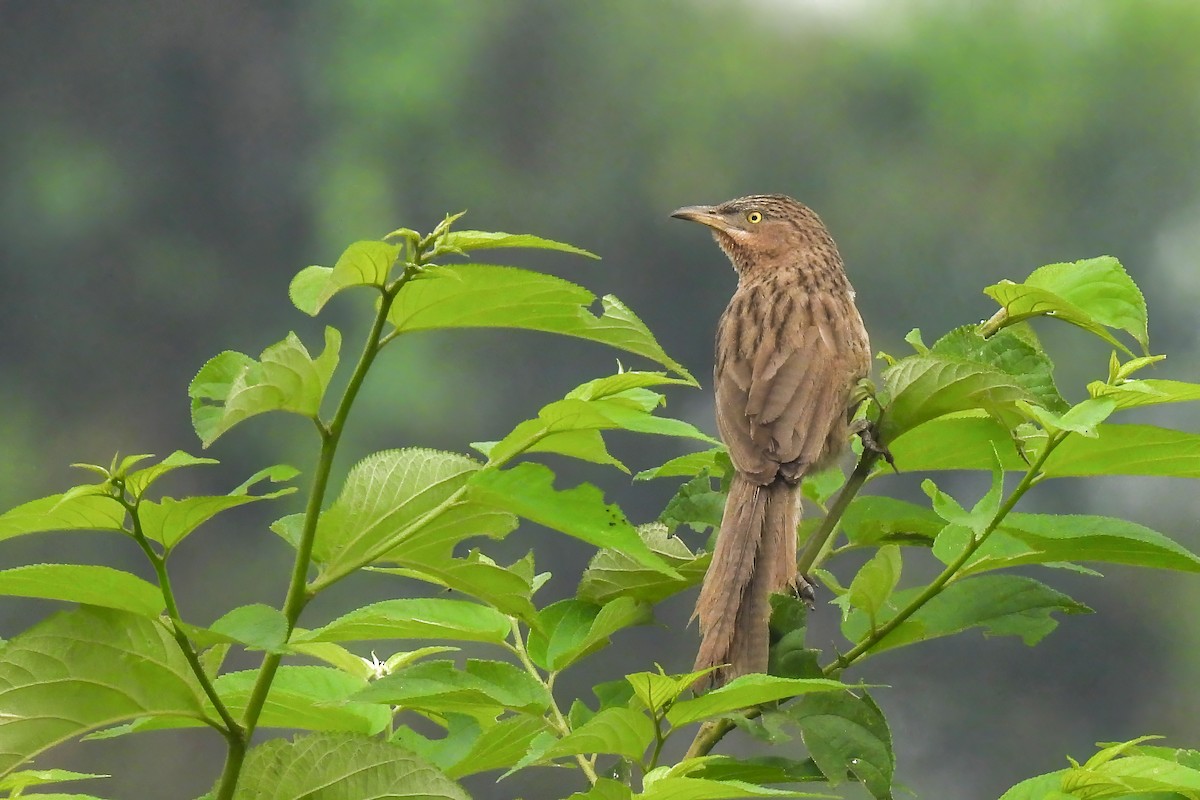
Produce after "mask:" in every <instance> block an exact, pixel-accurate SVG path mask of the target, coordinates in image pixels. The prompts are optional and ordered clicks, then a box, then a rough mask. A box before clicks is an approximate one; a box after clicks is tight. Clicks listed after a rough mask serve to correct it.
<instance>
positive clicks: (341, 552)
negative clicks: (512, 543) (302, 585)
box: [313, 448, 514, 585]
mask: <svg viewBox="0 0 1200 800" xmlns="http://www.w3.org/2000/svg"><path fill="white" fill-rule="evenodd" d="M478 469H479V463H478V462H476V461H475V460H474V459H471V458H468V457H466V456H463V455H459V454H457V453H446V452H441V451H437V450H425V449H419V448H409V449H404V450H385V451H383V452H380V453H375V454H373V455H370V456H368V457H366V458H365V459H363V460H362V461H360V462H359V463H358V464H356V465H355V466H354V467H353V468H352V469H351V470H350V474H349V475H347V476H346V482H345V484H344V485H343V487H342V491H341V494H340V495H339V496H338V499H337V500H336V501H335V502H334V504H333V505H332V506H330V507H329V508H328V509H326V510H325V511H324V512H322V513H321V517H320V520H319V522H318V524H317V533H316V539H315V541H314V544H313V559H314V560H315V561H316V562H317V563H318V564H323V565H324V566H323V568H322V572H321V575H320V576H319V577H318V579H317V582H318V585H320V584H322V583H323V582H332V581H333V580H336V578H337V577H340V576H341V575H345V574H346V573H348V572H350V571H352V570H354V569H356V568H358V567H359V566H362V565H364V564H367V563H370V562H372V561H375V560H381V559H389V553H390V552H392V551H395V553H396V555H397V557H402V556H403V555H404V554H405V553H406V552H407V551H409V550H413V549H415V550H420V549H423V548H424V547H428V546H432V547H434V548H435V549H436V550H437V551H438V552H441V551H442V550H443V549H444V547H445V545H446V543H447V542H454V541H458V540H461V539H464V538H467V537H468V536H476V535H503V534H504V533H507V532H508V531H510V530H512V528H513V527H514V522H513V519H512V517H511V515H508V514H504V513H498V512H497V511H496V510H493V509H491V508H488V507H480V506H479V505H477V504H470V503H467V502H464V497H463V489H464V487H465V486H466V485H467V481H468V478H469V477H470V476H471V475H472V474H473V473H474V472H476V471H477V470H478ZM419 536H424V537H426V538H427V541H426V542H424V543H423V544H422V543H418V542H416V541H415V539H416V538H417V537H419ZM389 560H394V559H389Z"/></svg>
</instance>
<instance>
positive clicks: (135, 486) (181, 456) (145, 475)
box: [125, 450, 220, 497]
mask: <svg viewBox="0 0 1200 800" xmlns="http://www.w3.org/2000/svg"><path fill="white" fill-rule="evenodd" d="M217 463H220V462H218V461H217V460H216V459H215V458H200V457H198V456H193V455H191V454H189V453H185V452H184V451H182V450H176V451H175V452H174V453H171V455H169V456H167V457H166V458H164V459H163V460H162V461H160V462H158V463H157V464H155V465H154V466H152V467H146V468H144V469H139V470H138V471H136V472H131V473H129V474H127V475H126V476H125V490H126V491H127V492H129V494H131V495H133V496H134V497H141V496H142V495H143V494H145V493H146V490H147V489H149V488H150V485H151V484H153V483H154V482H155V481H157V480H158V479H159V478H161V477H162V476H164V475H166V474H167V473H169V472H173V471H175V470H177V469H179V468H181V467H196V466H202V465H208V464H217Z"/></svg>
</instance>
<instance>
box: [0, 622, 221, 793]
mask: <svg viewBox="0 0 1200 800" xmlns="http://www.w3.org/2000/svg"><path fill="white" fill-rule="evenodd" d="M149 715H175V716H184V717H189V718H192V719H196V720H207V719H209V718H208V717H207V715H206V713H205V710H204V695H203V692H202V691H201V689H200V686H199V684H198V683H197V681H196V678H195V676H194V675H193V674H192V671H191V669H190V667H189V666H188V663H187V660H186V659H185V658H184V656H183V653H182V652H180V650H179V645H178V644H176V642H175V640H174V639H173V638H171V635H170V634H169V633H168V632H167V630H166V628H164V627H163V626H162V625H160V624H159V623H158V622H157V621H154V620H150V619H147V618H146V617H142V616H140V615H137V614H133V613H130V612H128V611H117V610H114V609H104V608H95V607H91V606H85V607H83V608H80V609H78V610H76V611H69V612H61V613H58V614H55V615H53V616H51V617H48V618H47V619H45V620H43V621H42V622H39V623H37V624H36V625H34V626H33V627H32V628H29V629H28V630H26V631H24V632H23V633H20V634H18V635H17V636H15V637H13V638H12V640H10V641H9V642H7V643H6V644H5V645H4V646H3V647H2V648H0V719H3V720H4V723H3V726H0V774H4V773H7V772H9V771H10V770H12V769H13V768H14V767H16V766H18V765H19V764H20V763H21V762H23V761H25V760H27V759H29V758H32V757H33V756H35V755H37V754H38V753H40V752H42V751H43V750H46V749H47V748H49V747H52V746H53V745H56V744H58V743H60V742H63V741H66V740H68V739H73V738H76V737H78V736H82V735H83V734H85V733H87V732H88V731H91V730H96V729H98V728H102V727H106V726H109V725H114V724H118V723H120V722H124V721H126V720H132V719H137V718H139V717H144V716H149ZM210 724H215V723H210Z"/></svg>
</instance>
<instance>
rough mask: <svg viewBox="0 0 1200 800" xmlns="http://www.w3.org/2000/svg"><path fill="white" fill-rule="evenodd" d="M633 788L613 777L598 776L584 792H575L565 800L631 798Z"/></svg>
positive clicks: (624, 799) (623, 799)
mask: <svg viewBox="0 0 1200 800" xmlns="http://www.w3.org/2000/svg"><path fill="white" fill-rule="evenodd" d="M632 798H633V790H632V789H630V788H629V787H628V786H626V785H625V784H624V783H621V782H620V781H618V780H615V779H613V778H600V779H599V780H597V781H596V783H595V784H593V785H592V787H591V788H590V789H588V790H587V791H586V792H576V793H575V794H573V795H571V796H570V797H568V798H567V800H632Z"/></svg>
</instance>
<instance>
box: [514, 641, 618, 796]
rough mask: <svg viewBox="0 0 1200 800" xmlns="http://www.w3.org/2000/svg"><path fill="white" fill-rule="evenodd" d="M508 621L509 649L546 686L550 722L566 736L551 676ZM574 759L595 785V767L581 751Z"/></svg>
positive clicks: (569, 729) (567, 730) (566, 732)
mask: <svg viewBox="0 0 1200 800" xmlns="http://www.w3.org/2000/svg"><path fill="white" fill-rule="evenodd" d="M509 623H510V625H511V626H512V637H513V645H511V646H510V649H511V650H512V651H513V653H515V654H516V656H517V659H518V660H519V661H520V662H521V666H523V667H524V668H525V671H526V672H527V673H529V675H530V676H531V677H533V679H534V680H536V681H537V682H538V683H540V684H541V685H542V686H544V687H545V688H546V694H547V695H548V696H549V698H550V711H551V712H552V719H551V720H550V723H551V724H552V725H553V726H554V728H555V730H557V731H558V735H559V736H566V735H567V734H568V733H570V732H571V723H569V722H567V718H566V716H565V715H564V714H563V713H562V709H560V708H559V707H558V702H557V701H556V700H555V699H554V679H553V677H550V678H543V677H542V673H541V671H540V670H539V669H538V668H537V666H536V665H535V664H534V663H533V660H532V659H531V658H530V657H529V650H528V648H526V647H525V639H524V637H522V636H521V624H520V623H519V622H517V620H516V619H514V618H510V619H509ZM575 761H576V763H578V764H579V769H581V770H582V771H583V774H584V775H586V776H587V779H588V782H589V783H590V784H591V785H592V786H595V785H596V781H597V780H599V778H598V777H597V776H596V769H595V767H594V766H592V762H590V761H588V760H587V759H586V758H584V757H583V754H582V753H578V754H576V756H575Z"/></svg>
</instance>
